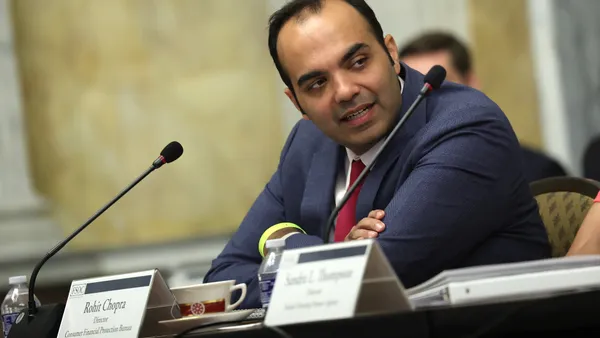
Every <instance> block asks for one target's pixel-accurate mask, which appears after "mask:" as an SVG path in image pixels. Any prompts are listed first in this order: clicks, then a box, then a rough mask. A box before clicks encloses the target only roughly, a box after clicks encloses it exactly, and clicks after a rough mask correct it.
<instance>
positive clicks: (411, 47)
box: [398, 31, 472, 76]
mask: <svg viewBox="0 0 600 338" xmlns="http://www.w3.org/2000/svg"><path fill="white" fill-rule="evenodd" d="M441 51H448V52H449V53H450V57H451V59H452V65H453V66H454V68H456V70H458V72H459V73H460V74H461V75H462V76H466V75H467V74H468V73H469V72H470V71H471V67H472V65H471V54H470V52H469V50H468V48H467V47H466V46H465V45H464V44H463V43H462V42H461V41H460V40H458V39H457V38H456V37H455V36H453V35H452V34H450V33H446V32H440V31H433V32H428V33H425V34H423V35H420V36H418V37H417V38H415V39H413V40H411V41H409V42H408V43H407V44H406V45H404V46H403V47H401V48H400V51H399V52H398V56H399V57H400V58H404V57H407V56H413V55H420V54H426V53H434V52H441Z"/></svg>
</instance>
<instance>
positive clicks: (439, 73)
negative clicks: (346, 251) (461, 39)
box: [321, 65, 446, 243]
mask: <svg viewBox="0 0 600 338" xmlns="http://www.w3.org/2000/svg"><path fill="white" fill-rule="evenodd" d="M445 78H446V70H445V69H444V67H442V66H440V65H436V66H433V67H431V69H430V70H429V72H427V74H426V75H425V78H424V82H425V84H424V85H423V88H421V91H420V92H419V96H417V98H416V99H415V101H414V102H413V103H412V105H411V106H410V107H409V108H408V110H407V111H406V114H404V116H402V118H401V119H400V121H398V123H397V124H396V126H395V127H394V129H392V131H391V132H390V134H389V135H388V136H387V138H386V139H385V141H384V142H383V144H382V145H381V147H380V148H379V150H378V151H377V153H376V154H375V156H374V157H373V161H372V162H371V163H370V164H369V165H368V166H366V167H365V169H363V171H362V172H361V173H360V175H359V176H358V178H357V179H356V181H354V183H353V184H352V185H351V186H350V188H348V190H347V191H346V193H345V194H344V197H342V199H341V201H340V203H338V205H337V206H336V207H335V208H334V209H333V211H332V212H331V214H330V215H329V218H328V219H327V223H325V226H324V227H323V234H322V237H321V238H322V239H323V242H324V243H329V237H330V234H331V230H332V229H333V225H334V222H335V218H336V217H337V215H338V213H339V212H340V210H342V208H343V207H344V205H345V204H346V202H348V199H349V198H350V196H351V195H352V193H353V192H354V190H356V188H357V187H358V185H359V184H360V183H361V182H362V181H363V180H364V178H365V176H367V173H368V172H369V171H370V170H371V168H373V165H374V164H375V162H377V159H378V158H379V155H380V154H381V153H382V152H383V151H384V150H385V148H386V147H387V145H388V143H390V140H391V139H392V138H393V137H394V135H396V133H397V132H398V130H399V129H400V128H401V127H402V126H403V125H404V123H405V122H406V120H407V119H408V118H409V117H410V115H412V113H413V111H414V110H415V109H416V108H417V106H418V105H419V104H420V103H421V101H423V99H424V98H425V97H426V96H427V95H428V94H429V93H431V92H432V91H433V90H434V89H438V88H440V86H441V85H442V82H444V79H445Z"/></svg>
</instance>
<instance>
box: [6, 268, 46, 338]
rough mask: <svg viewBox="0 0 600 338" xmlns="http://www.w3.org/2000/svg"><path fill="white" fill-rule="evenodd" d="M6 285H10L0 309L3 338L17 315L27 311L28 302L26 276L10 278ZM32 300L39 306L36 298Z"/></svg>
mask: <svg viewBox="0 0 600 338" xmlns="http://www.w3.org/2000/svg"><path fill="white" fill-rule="evenodd" d="M8 283H9V284H10V285H11V288H10V290H8V293H7V294H6V297H4V301H3V302H2V308H1V309H0V310H1V311H0V313H1V314H2V327H3V332H4V336H3V337H4V338H6V337H8V332H9V331H10V328H11V326H12V325H13V324H14V323H15V321H16V320H17V317H18V316H19V313H20V312H21V311H23V310H25V309H27V302H28V301H29V285H27V276H15V277H10V278H9V279H8ZM34 297H35V296H34ZM34 299H35V302H36V304H37V305H38V306H39V305H40V301H39V300H38V299H37V297H35V298H34Z"/></svg>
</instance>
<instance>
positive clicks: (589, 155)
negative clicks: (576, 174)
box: [583, 135, 600, 181]
mask: <svg viewBox="0 0 600 338" xmlns="http://www.w3.org/2000/svg"><path fill="white" fill-rule="evenodd" d="M583 176H584V177H585V178H590V179H592V180H596V181H600V135H599V136H596V137H595V138H593V139H592V140H591V141H590V143H589V144H588V145H587V147H586V148H585V152H584V154H583Z"/></svg>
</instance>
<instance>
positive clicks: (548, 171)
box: [399, 31, 567, 183]
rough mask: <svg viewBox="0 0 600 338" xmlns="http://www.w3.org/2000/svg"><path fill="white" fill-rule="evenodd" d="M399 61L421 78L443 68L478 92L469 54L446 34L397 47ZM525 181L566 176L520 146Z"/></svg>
mask: <svg viewBox="0 0 600 338" xmlns="http://www.w3.org/2000/svg"><path fill="white" fill-rule="evenodd" d="M399 50H400V51H399V56H400V60H401V61H403V62H404V63H406V64H407V65H408V66H409V67H411V68H414V69H416V70H418V71H419V72H421V73H423V74H425V73H427V71H429V69H431V67H432V66H434V65H441V66H443V67H444V68H446V71H447V76H446V80H447V81H452V82H456V83H460V84H463V85H466V86H469V87H472V88H475V89H478V90H479V89H480V84H479V80H478V78H477V75H476V74H475V72H474V70H473V63H472V58H471V52H470V51H469V49H468V48H467V46H466V45H465V44H463V43H462V42H461V41H460V40H459V39H458V38H456V37H455V36H453V35H452V34H450V33H446V32H441V31H431V32H427V33H424V34H422V35H420V36H417V37H416V38H414V39H412V40H411V41H409V42H408V43H406V44H405V45H404V46H401V47H399ZM521 152H522V155H523V165H524V172H525V179H526V180H527V181H528V182H529V183H531V182H533V181H537V180H540V179H543V178H548V177H554V176H566V175H567V173H566V171H565V170H564V168H563V167H562V166H561V165H560V164H559V163H558V162H557V161H556V160H554V159H552V158H550V157H549V156H547V155H545V154H543V153H541V152H539V151H536V150H534V149H531V148H529V147H526V146H524V145H521Z"/></svg>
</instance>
